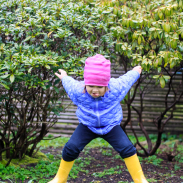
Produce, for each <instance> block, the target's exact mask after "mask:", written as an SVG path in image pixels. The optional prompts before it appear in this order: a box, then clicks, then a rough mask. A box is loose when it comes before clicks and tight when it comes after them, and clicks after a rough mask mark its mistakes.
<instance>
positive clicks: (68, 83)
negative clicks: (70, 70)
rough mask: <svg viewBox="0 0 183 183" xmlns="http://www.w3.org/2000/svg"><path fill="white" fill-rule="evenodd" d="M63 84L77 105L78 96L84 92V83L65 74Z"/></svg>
mask: <svg viewBox="0 0 183 183" xmlns="http://www.w3.org/2000/svg"><path fill="white" fill-rule="evenodd" d="M62 84H63V87H64V89H65V91H66V92H67V94H68V96H69V98H70V99H71V100H72V101H73V103H74V104H75V105H77V103H78V102H77V97H78V96H79V95H81V94H82V91H83V89H84V87H83V86H84V85H82V83H81V82H79V81H77V80H75V79H73V78H72V77H70V76H64V77H63V78H62Z"/></svg>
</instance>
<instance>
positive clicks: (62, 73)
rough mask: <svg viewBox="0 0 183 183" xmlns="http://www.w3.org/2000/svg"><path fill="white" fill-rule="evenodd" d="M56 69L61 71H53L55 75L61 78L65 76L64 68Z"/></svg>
mask: <svg viewBox="0 0 183 183" xmlns="http://www.w3.org/2000/svg"><path fill="white" fill-rule="evenodd" d="M58 71H59V72H60V73H61V74H58V73H55V75H56V76H57V77H58V78H60V79H62V78H63V77H64V76H67V73H66V72H65V71H64V70H62V69H58Z"/></svg>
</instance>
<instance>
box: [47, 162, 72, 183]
mask: <svg viewBox="0 0 183 183" xmlns="http://www.w3.org/2000/svg"><path fill="white" fill-rule="evenodd" d="M73 164H74V161H64V160H63V159H62V160H61V163H60V167H59V169H58V172H57V174H56V176H55V178H54V179H53V180H51V181H50V182H48V183H66V182H67V177H68V175H69V172H70V170H71V168H72V166H73Z"/></svg>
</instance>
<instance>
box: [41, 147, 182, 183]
mask: <svg viewBox="0 0 183 183" xmlns="http://www.w3.org/2000/svg"><path fill="white" fill-rule="evenodd" d="M61 150H62V148H57V149H46V150H43V152H44V153H48V152H50V153H51V154H54V155H58V153H61ZM79 157H80V158H81V159H83V161H85V159H92V161H90V163H89V164H88V165H86V166H85V167H84V169H85V170H88V171H87V173H84V172H79V174H78V176H77V178H76V179H72V178H69V179H68V183H91V182H95V183H119V182H120V183H123V182H125V183H126V182H129V183H131V182H133V180H132V178H131V176H130V174H129V173H128V171H127V169H126V166H125V163H124V161H123V160H121V159H120V158H119V156H118V153H117V152H115V150H113V149H111V148H92V149H88V150H87V151H85V150H84V152H81V154H80V156H79ZM115 157H116V158H115ZM157 158H161V159H163V161H162V162H161V163H160V165H154V164H153V163H150V162H147V160H142V161H141V166H142V169H143V172H144V174H145V176H146V178H147V179H148V181H149V182H158V183H160V182H161V183H183V179H182V178H183V177H182V176H183V163H182V164H181V165H180V164H179V167H180V168H179V169H178V170H176V171H175V169H174V167H175V166H176V165H177V162H175V160H174V159H173V161H168V159H167V155H166V154H160V155H157ZM117 166H120V168H119V169H118V170H117V171H119V170H121V171H122V172H121V173H120V174H112V175H105V176H103V177H96V176H94V175H93V173H96V172H104V170H106V169H110V168H115V167H117Z"/></svg>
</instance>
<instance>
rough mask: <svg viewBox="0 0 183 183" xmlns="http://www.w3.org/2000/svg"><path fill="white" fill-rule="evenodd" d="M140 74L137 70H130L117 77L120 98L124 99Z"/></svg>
mask: <svg viewBox="0 0 183 183" xmlns="http://www.w3.org/2000/svg"><path fill="white" fill-rule="evenodd" d="M139 77H140V74H139V73H138V72H137V71H133V70H131V71H128V72H127V73H126V74H124V75H122V76H120V77H119V78H117V79H116V84H117V86H116V87H118V92H119V100H120V101H121V100H123V98H124V97H125V95H126V94H127V93H128V91H129V90H130V88H131V87H132V85H133V84H134V83H135V82H136V81H137V80H138V79H139Z"/></svg>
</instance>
